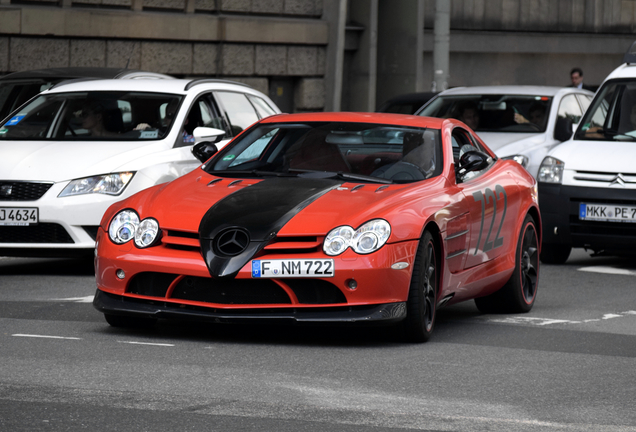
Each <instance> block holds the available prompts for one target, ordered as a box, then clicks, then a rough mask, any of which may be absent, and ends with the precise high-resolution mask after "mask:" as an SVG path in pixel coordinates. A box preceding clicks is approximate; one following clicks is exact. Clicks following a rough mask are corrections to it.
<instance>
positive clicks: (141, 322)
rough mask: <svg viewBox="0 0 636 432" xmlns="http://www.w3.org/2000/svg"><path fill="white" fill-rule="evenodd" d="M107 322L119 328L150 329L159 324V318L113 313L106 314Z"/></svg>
mask: <svg viewBox="0 0 636 432" xmlns="http://www.w3.org/2000/svg"><path fill="white" fill-rule="evenodd" d="M104 318H106V322H107V323H108V324H110V325H111V326H112V327H118V328H138V329H139V328H142V329H150V328H153V327H154V326H155V325H156V324H157V320H156V319H154V318H143V317H133V316H128V315H113V314H107V313H105V314H104Z"/></svg>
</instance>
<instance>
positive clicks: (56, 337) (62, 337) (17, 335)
mask: <svg viewBox="0 0 636 432" xmlns="http://www.w3.org/2000/svg"><path fill="white" fill-rule="evenodd" d="M11 336H15V337H30V338H46V339H70V340H82V338H78V337H69V336H49V335H34V334H21V333H16V334H12V335H11Z"/></svg>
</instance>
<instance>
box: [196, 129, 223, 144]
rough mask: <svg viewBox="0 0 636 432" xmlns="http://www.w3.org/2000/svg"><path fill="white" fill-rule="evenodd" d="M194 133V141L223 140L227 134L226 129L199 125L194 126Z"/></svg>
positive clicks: (213, 141)
mask: <svg viewBox="0 0 636 432" xmlns="http://www.w3.org/2000/svg"><path fill="white" fill-rule="evenodd" d="M192 134H193V135H194V142H196V143H198V142H201V141H210V142H212V143H216V142H219V141H221V139H222V138H223V136H224V135H225V131H224V130H221V129H216V128H211V127H203V126H199V127H196V128H194V131H193V133H192Z"/></svg>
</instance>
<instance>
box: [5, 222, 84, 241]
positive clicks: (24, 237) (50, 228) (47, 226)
mask: <svg viewBox="0 0 636 432" xmlns="http://www.w3.org/2000/svg"><path fill="white" fill-rule="evenodd" d="M0 243H51V244H54V243H75V242H74V241H73V239H72V238H71V236H70V235H69V234H68V233H67V232H66V230H65V229H64V227H62V225H59V224H55V223H39V224H37V225H29V226H0Z"/></svg>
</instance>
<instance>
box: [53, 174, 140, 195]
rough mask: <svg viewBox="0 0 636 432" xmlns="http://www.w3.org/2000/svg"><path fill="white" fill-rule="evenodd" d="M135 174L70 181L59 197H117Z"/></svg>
mask: <svg viewBox="0 0 636 432" xmlns="http://www.w3.org/2000/svg"><path fill="white" fill-rule="evenodd" d="M134 174H135V173H133V172H121V173H114V174H105V175H100V176H94V177H85V178H81V179H76V180H73V181H71V182H70V183H69V184H68V185H67V186H66V187H65V188H64V190H63V191H62V193H60V195H59V196H60V197H66V196H73V195H83V194H91V193H101V194H106V195H119V194H120V193H122V191H123V190H124V188H125V187H126V185H127V184H128V183H129V182H130V179H131V178H132V177H133V175H134Z"/></svg>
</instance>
